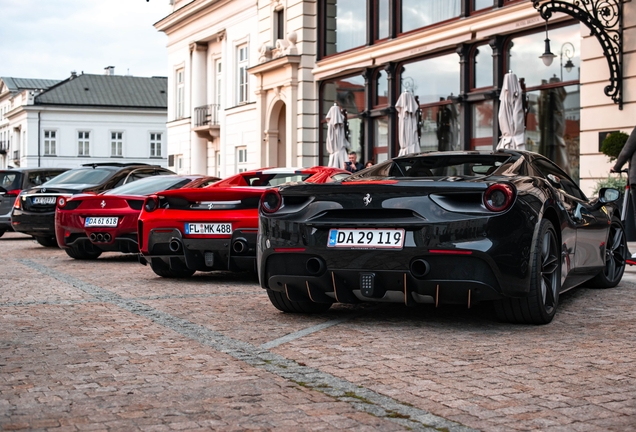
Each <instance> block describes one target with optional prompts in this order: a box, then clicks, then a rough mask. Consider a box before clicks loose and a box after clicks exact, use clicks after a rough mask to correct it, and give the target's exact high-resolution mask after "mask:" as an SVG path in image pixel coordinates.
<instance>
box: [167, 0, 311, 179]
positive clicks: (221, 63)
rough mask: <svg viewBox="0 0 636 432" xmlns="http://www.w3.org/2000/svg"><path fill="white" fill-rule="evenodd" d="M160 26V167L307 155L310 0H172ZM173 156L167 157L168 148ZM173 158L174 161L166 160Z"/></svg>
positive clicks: (228, 166)
mask: <svg viewBox="0 0 636 432" xmlns="http://www.w3.org/2000/svg"><path fill="white" fill-rule="evenodd" d="M172 8H173V11H172V13H171V14H170V15H168V16H167V17H166V18H164V19H163V20H161V21H159V22H158V23H156V24H155V27H156V28H157V29H158V30H160V31H162V32H164V33H166V35H167V36H168V59H169V64H170V67H171V74H170V76H169V77H168V89H169V90H168V101H169V104H168V153H169V155H170V162H169V165H168V167H169V168H173V167H174V169H175V170H176V171H177V172H190V173H210V174H215V175H219V176H228V175H231V174H234V173H237V172H239V171H243V170H246V169H253V168H259V167H264V166H273V167H276V166H307V165H315V162H316V161H317V158H316V156H317V153H316V149H317V146H316V136H317V135H316V130H317V125H316V124H315V122H314V120H315V115H316V107H317V105H316V101H315V84H314V81H313V76H312V74H311V69H312V67H313V64H314V59H315V29H313V28H310V27H309V28H306V23H307V22H310V21H311V20H312V19H315V17H314V15H315V5H313V4H309V5H308V4H307V2H302V1H280V0H279V1H264V0H262V1H258V2H255V1H253V0H233V1H230V2H227V1H219V0H197V1H191V2H188V1H185V0H181V1H179V0H177V1H175V2H174V4H173V6H172ZM172 156H174V157H172ZM171 163H174V166H173V165H171Z"/></svg>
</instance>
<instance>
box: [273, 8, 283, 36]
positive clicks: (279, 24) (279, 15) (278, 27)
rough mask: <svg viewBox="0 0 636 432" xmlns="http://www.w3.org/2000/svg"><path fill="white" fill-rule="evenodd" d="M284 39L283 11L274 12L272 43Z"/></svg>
mask: <svg viewBox="0 0 636 432" xmlns="http://www.w3.org/2000/svg"><path fill="white" fill-rule="evenodd" d="M277 39H285V9H281V10H277V11H276V12H274V41H276V40H277Z"/></svg>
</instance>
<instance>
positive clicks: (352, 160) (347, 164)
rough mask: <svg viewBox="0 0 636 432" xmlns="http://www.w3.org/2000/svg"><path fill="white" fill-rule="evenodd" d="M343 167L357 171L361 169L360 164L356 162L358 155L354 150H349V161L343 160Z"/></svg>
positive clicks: (350, 170)
mask: <svg viewBox="0 0 636 432" xmlns="http://www.w3.org/2000/svg"><path fill="white" fill-rule="evenodd" d="M344 169H346V170H347V171H349V172H352V173H354V172H358V171H360V170H361V169H362V164H361V163H360V162H358V155H357V154H356V152H354V151H352V152H349V162H345V166H344Z"/></svg>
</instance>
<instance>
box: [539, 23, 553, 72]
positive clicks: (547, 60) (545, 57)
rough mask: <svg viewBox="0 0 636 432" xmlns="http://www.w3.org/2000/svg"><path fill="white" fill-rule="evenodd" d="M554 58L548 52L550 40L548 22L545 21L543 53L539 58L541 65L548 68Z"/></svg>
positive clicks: (549, 51)
mask: <svg viewBox="0 0 636 432" xmlns="http://www.w3.org/2000/svg"><path fill="white" fill-rule="evenodd" d="M555 57H556V56H555V55H554V54H553V53H552V51H551V50H550V38H548V20H545V52H544V53H543V54H541V55H540V56H539V58H540V59H541V60H543V64H544V65H546V66H550V65H551V64H552V61H553V60H554V58H555Z"/></svg>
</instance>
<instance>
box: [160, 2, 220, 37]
mask: <svg viewBox="0 0 636 432" xmlns="http://www.w3.org/2000/svg"><path fill="white" fill-rule="evenodd" d="M231 1H232V0H201V1H196V0H195V1H193V2H191V3H188V4H187V5H185V6H183V7H182V8H180V9H177V10H176V11H174V12H173V13H171V14H170V15H168V16H167V17H165V18H163V19H161V20H159V21H157V22H156V23H155V24H154V27H155V28H156V29H157V30H159V31H161V32H164V33H166V34H167V33H170V32H172V31H174V30H177V29H179V28H182V27H185V26H187V25H188V24H190V23H192V22H193V21H196V20H198V19H199V18H200V17H201V16H202V15H206V14H209V13H210V12H212V11H214V10H215V9H218V8H220V7H222V6H225V5H226V4H229V3H231Z"/></svg>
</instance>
